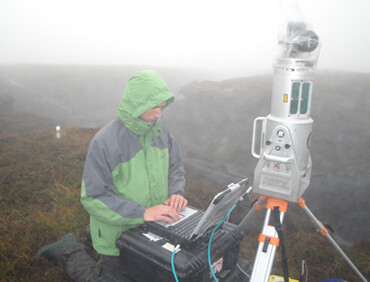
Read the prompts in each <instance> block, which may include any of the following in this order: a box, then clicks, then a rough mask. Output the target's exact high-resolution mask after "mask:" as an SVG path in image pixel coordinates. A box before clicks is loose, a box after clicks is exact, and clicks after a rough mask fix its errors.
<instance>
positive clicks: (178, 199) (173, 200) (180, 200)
mask: <svg viewBox="0 0 370 282" xmlns="http://www.w3.org/2000/svg"><path fill="white" fill-rule="evenodd" d="M164 204H165V205H166V206H170V207H173V208H174V209H175V210H176V211H178V212H179V211H181V210H182V209H184V208H185V207H186V205H187V204H188V200H186V199H185V198H184V197H183V196H181V195H177V194H173V195H171V196H170V197H169V198H168V200H166V201H164Z"/></svg>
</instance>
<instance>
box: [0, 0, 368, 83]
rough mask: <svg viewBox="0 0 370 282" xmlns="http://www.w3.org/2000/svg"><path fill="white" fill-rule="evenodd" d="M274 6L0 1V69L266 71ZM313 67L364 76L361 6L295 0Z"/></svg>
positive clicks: (276, 16) (364, 5)
mask: <svg viewBox="0 0 370 282" xmlns="http://www.w3.org/2000/svg"><path fill="white" fill-rule="evenodd" d="M279 3H280V1H276V0H262V1H244V0H243V1H241V0H231V1H210V0H202V1H195V0H189V1H182V2H179V1H170V0H158V1H149V0H143V1H121V0H109V1H102V0H79V1H73V0H65V1H56V0H34V1H28V0H12V1H11V0H2V1H0V38H1V44H0V64H120V65H122V64H124V65H127V64H133V65H154V66H158V65H159V66H166V67H187V68H188V67H193V68H200V69H205V70H212V72H214V74H215V75H219V76H220V77H221V78H232V77H235V76H244V75H250V74H256V73H261V72H266V71H268V72H269V71H270V70H271V65H272V62H273V58H274V54H275V47H276V34H277V26H278V24H279V23H280V21H281V19H282V14H281V13H280V12H279V11H280V7H281V6H280V4H279ZM299 4H300V6H301V8H302V11H303V13H304V15H305V17H306V19H307V20H308V21H309V22H311V23H312V24H313V27H314V28H315V30H316V31H317V33H318V34H319V36H320V38H321V41H322V43H323V44H322V50H321V56H320V62H319V67H320V68H321V69H339V70H347V71H358V72H369V71H370V64H369V62H370V54H369V51H368V50H370V36H369V26H370V18H369V17H368V11H369V8H370V2H369V1H367V0H353V1H335V0H326V1H320V0H301V1H299Z"/></svg>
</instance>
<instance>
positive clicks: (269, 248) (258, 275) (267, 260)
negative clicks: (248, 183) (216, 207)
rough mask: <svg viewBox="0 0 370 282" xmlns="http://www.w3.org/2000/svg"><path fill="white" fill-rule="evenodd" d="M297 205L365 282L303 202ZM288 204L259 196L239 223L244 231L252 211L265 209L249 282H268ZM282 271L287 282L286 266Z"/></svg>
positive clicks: (281, 238) (299, 201)
mask: <svg viewBox="0 0 370 282" xmlns="http://www.w3.org/2000/svg"><path fill="white" fill-rule="evenodd" d="M263 201H266V204H265V205H260V204H261V203H262V202H263ZM298 205H299V206H300V207H301V208H302V209H303V210H304V211H305V212H306V214H307V215H308V216H309V218H310V219H311V221H312V222H313V224H314V225H315V227H316V229H317V230H318V231H319V232H320V234H321V235H322V236H324V237H325V238H327V239H328V240H329V242H330V244H331V245H332V246H333V247H334V248H335V249H336V250H337V252H338V253H339V254H340V255H341V256H342V258H343V259H344V260H345V261H346V263H347V264H348V265H349V266H350V267H351V268H352V270H353V271H354V272H355V273H356V275H357V276H358V277H359V278H360V279H361V280H362V281H367V280H366V278H365V277H364V276H363V275H362V274H361V272H360V271H359V270H358V269H357V267H356V266H355V265H354V264H353V263H352V261H351V260H350V259H349V258H348V257H347V255H346V254H345V253H344V252H343V250H342V249H341V248H340V247H339V245H338V244H337V243H336V242H335V241H334V239H333V238H332V237H331V236H330V234H329V232H328V230H327V229H326V227H325V226H324V225H323V224H322V223H321V222H320V221H319V220H318V219H317V218H316V217H315V216H314V214H313V213H312V212H311V211H310V210H309V208H308V207H307V206H306V203H305V200H304V199H303V198H300V199H299V200H298ZM287 207H288V202H287V201H285V200H281V199H277V198H272V197H267V196H261V197H260V199H259V200H258V202H256V203H255V204H254V206H253V208H252V209H251V210H250V211H249V212H248V214H247V215H246V216H245V217H244V219H243V220H242V221H241V222H240V224H239V228H240V230H241V231H243V230H244V228H245V225H246V223H247V219H248V217H249V216H250V215H251V213H252V212H253V211H254V210H259V209H263V208H265V209H266V215H265V219H264V223H263V228H262V232H261V233H260V235H259V238H258V241H259V243H258V248H257V254H256V257H255V260H254V265H253V271H252V276H251V279H250V281H251V282H255V281H256V282H260V281H268V279H269V277H270V273H271V268H272V265H273V262H274V257H275V252H276V247H277V246H278V245H279V243H281V245H282V246H284V245H283V244H284V242H283V236H281V235H280V234H281V233H280V232H281V231H282V230H281V224H282V223H283V219H284V215H285V213H286V211H287ZM273 211H275V227H274V226H272V225H269V222H270V218H271V215H272V212H273ZM284 252H285V248H283V254H282V255H283V256H284ZM283 270H284V280H285V281H286V282H287V281H289V278H288V274H287V266H286V269H285V267H284V264H283Z"/></svg>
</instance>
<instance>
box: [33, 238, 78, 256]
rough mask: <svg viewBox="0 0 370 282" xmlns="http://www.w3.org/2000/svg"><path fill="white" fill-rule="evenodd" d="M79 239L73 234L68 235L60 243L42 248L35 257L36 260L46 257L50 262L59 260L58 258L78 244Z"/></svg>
mask: <svg viewBox="0 0 370 282" xmlns="http://www.w3.org/2000/svg"><path fill="white" fill-rule="evenodd" d="M76 243H77V239H76V237H75V236H74V235H73V234H72V233H69V234H67V235H64V236H63V237H62V239H60V240H59V241H57V242H55V243H53V244H50V245H47V246H44V247H42V248H41V249H40V250H39V251H38V252H37V254H36V255H35V258H38V257H45V258H47V259H49V260H55V261H56V260H57V257H58V256H59V255H60V254H61V253H62V252H63V251H64V250H65V249H66V248H67V247H69V246H71V245H73V244H76Z"/></svg>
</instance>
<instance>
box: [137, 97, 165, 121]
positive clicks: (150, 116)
mask: <svg viewBox="0 0 370 282" xmlns="http://www.w3.org/2000/svg"><path fill="white" fill-rule="evenodd" d="M166 103H167V101H164V102H162V103H160V104H159V105H157V106H155V107H154V108H151V109H150V110H147V111H146V112H144V113H142V114H141V115H140V117H141V118H142V119H143V120H145V121H148V122H155V121H156V120H157V119H159V118H161V116H162V107H164V106H165V105H166Z"/></svg>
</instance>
